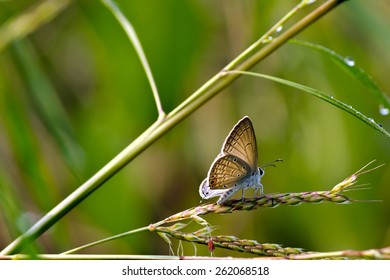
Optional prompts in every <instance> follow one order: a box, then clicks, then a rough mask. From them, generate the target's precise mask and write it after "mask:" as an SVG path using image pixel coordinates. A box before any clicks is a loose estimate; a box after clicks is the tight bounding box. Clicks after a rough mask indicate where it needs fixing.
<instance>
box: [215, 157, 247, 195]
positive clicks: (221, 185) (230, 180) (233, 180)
mask: <svg viewBox="0 0 390 280" xmlns="http://www.w3.org/2000/svg"><path fill="white" fill-rule="evenodd" d="M250 170H251V168H250V166H249V165H248V164H247V163H246V162H245V161H243V160H242V159H240V158H239V157H236V156H235V155H225V156H222V157H220V158H218V159H217V160H216V161H215V162H214V164H213V166H212V167H211V169H210V172H209V177H208V180H209V186H210V189H226V188H231V187H233V186H234V185H235V184H237V183H238V182H239V181H241V180H242V179H244V178H246V177H247V176H248V174H249V172H250Z"/></svg>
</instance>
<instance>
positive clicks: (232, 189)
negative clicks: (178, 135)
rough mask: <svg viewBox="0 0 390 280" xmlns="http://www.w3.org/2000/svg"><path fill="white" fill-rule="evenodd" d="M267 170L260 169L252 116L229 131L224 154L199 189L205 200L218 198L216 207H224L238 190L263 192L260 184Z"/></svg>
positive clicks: (218, 157) (214, 164)
mask: <svg viewBox="0 0 390 280" xmlns="http://www.w3.org/2000/svg"><path fill="white" fill-rule="evenodd" d="M263 175H264V170H263V169H262V168H260V167H257V144H256V135H255V131H254V129H253V125H252V122H251V120H250V119H249V117H247V116H245V117H243V118H242V119H241V120H240V121H239V122H238V123H237V124H236V125H235V126H234V127H233V129H232V131H230V133H229V135H228V137H227V138H226V140H225V142H224V143H223V145H222V149H221V152H220V153H219V154H218V156H217V158H216V159H215V160H214V162H213V163H212V165H211V167H210V170H209V172H208V175H207V178H206V179H204V180H203V182H202V183H201V184H200V186H199V194H200V196H201V197H202V198H203V199H209V198H211V197H214V196H219V199H218V201H217V204H223V203H224V202H225V201H226V200H228V199H229V198H230V197H231V196H233V195H234V194H235V193H236V192H237V191H239V190H241V191H242V199H244V190H245V189H247V188H249V187H252V188H254V189H255V196H256V193H257V191H259V192H260V194H262V193H263V185H262V184H261V183H260V180H261V177H263Z"/></svg>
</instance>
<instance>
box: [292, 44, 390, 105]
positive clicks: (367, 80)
mask: <svg viewBox="0 0 390 280" xmlns="http://www.w3.org/2000/svg"><path fill="white" fill-rule="evenodd" d="M289 42H291V43H294V44H298V45H301V46H305V47H308V48H310V49H312V50H315V51H318V52H320V53H322V54H324V55H325V56H326V57H328V58H330V59H331V60H332V61H333V62H334V63H335V64H336V65H337V66H338V67H340V68H341V69H342V70H343V71H345V72H346V73H347V74H348V75H350V76H351V77H352V78H354V79H356V80H357V81H359V82H361V83H362V84H363V85H364V86H366V87H367V88H368V89H369V90H370V91H371V93H372V94H373V95H374V96H375V98H376V99H377V100H378V102H379V103H380V104H381V106H383V107H385V108H387V109H390V98H389V97H388V96H387V95H386V93H385V92H384V91H383V90H382V89H381V88H380V87H379V86H378V84H377V83H376V82H375V81H374V79H373V78H372V77H371V76H370V75H368V74H367V73H366V71H364V70H363V69H362V68H360V67H358V66H356V65H355V62H354V60H353V59H352V58H350V57H348V56H347V57H343V56H342V55H340V54H338V53H336V52H335V51H333V50H331V49H328V48H326V47H324V46H321V45H317V44H313V43H309V42H304V41H300V40H290V41H289Z"/></svg>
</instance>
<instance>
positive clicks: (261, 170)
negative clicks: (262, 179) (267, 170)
mask: <svg viewBox="0 0 390 280" xmlns="http://www.w3.org/2000/svg"><path fill="white" fill-rule="evenodd" d="M259 172H260V176H263V175H264V170H263V169H261V168H259Z"/></svg>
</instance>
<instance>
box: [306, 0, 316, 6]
mask: <svg viewBox="0 0 390 280" xmlns="http://www.w3.org/2000/svg"><path fill="white" fill-rule="evenodd" d="M315 1H317V0H307V1H306V5H310V4H313V3H314V2H315Z"/></svg>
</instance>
